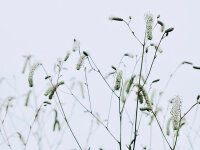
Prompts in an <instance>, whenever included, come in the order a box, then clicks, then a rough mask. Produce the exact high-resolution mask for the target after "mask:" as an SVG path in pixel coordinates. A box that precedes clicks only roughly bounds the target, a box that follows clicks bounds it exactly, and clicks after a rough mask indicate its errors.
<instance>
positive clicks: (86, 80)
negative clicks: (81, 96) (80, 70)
mask: <svg viewBox="0 0 200 150" xmlns="http://www.w3.org/2000/svg"><path fill="white" fill-rule="evenodd" d="M86 71H87V69H86V67H85V68H84V72H85V82H86V83H85V85H86V87H87V92H88V100H89V104H90V110H91V111H92V105H91V100H90V90H89V86H88V79H87V73H86Z"/></svg>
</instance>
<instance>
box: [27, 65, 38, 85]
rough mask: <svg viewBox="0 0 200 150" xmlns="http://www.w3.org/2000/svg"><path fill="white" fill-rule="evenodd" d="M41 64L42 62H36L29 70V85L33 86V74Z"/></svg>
mask: <svg viewBox="0 0 200 150" xmlns="http://www.w3.org/2000/svg"><path fill="white" fill-rule="evenodd" d="M40 65H41V63H35V64H33V65H32V67H31V70H30V72H29V76H28V82H29V86H30V87H33V75H34V72H35V70H36V69H37V68H38V67H39V66H40Z"/></svg>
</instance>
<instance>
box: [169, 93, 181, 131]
mask: <svg viewBox="0 0 200 150" xmlns="http://www.w3.org/2000/svg"><path fill="white" fill-rule="evenodd" d="M170 113H171V115H172V122H173V129H174V130H178V126H179V121H180V113H181V99H180V97H179V96H176V97H175V98H173V99H172V109H171V112H170Z"/></svg>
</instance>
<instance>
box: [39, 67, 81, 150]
mask: <svg viewBox="0 0 200 150" xmlns="http://www.w3.org/2000/svg"><path fill="white" fill-rule="evenodd" d="M42 68H43V70H44V72H45V74H46V76H48V73H47V71H46V70H45V68H44V66H43V65H42ZM60 69H61V68H60V67H59V74H60V71H61V70H60ZM59 74H58V79H59ZM58 79H57V82H58ZM49 81H50V83H51V85H52V87H53V86H54V85H53V82H52V80H51V79H49ZM55 93H56V96H57V99H58V102H59V105H60V108H61V112H62V114H63V118H64V120H65V122H66V123H67V126H68V128H69V130H70V132H71V134H72V136H73V137H74V139H75V141H76V143H77V145H78V147H79V148H80V149H81V150H82V147H81V145H80V144H79V142H78V140H77V138H76V136H75V134H74V132H73V131H72V128H71V126H70V124H69V122H68V120H67V117H66V115H65V111H64V109H63V106H62V104H61V101H60V98H59V96H58V92H57V89H56V90H55Z"/></svg>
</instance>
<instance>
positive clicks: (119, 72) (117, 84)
mask: <svg viewBox="0 0 200 150" xmlns="http://www.w3.org/2000/svg"><path fill="white" fill-rule="evenodd" d="M122 75H123V72H122V70H120V71H118V73H117V77H116V81H115V87H114V89H115V90H116V91H117V90H119V89H120V87H121V81H122Z"/></svg>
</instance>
